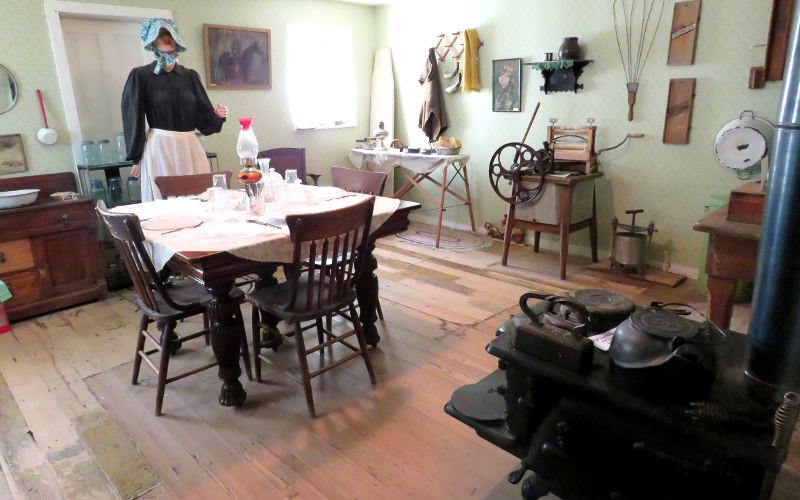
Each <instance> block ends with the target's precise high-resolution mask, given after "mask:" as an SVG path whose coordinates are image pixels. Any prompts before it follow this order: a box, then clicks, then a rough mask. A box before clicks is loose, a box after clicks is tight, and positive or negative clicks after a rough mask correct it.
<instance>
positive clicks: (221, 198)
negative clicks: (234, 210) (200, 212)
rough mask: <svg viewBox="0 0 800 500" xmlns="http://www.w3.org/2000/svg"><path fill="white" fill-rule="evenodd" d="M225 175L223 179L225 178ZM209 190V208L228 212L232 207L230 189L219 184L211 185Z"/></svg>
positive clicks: (214, 210)
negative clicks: (229, 195)
mask: <svg viewBox="0 0 800 500" xmlns="http://www.w3.org/2000/svg"><path fill="white" fill-rule="evenodd" d="M224 178H225V177H224V176H223V180H224ZM207 192H208V204H209V208H210V209H211V211H213V212H226V211H227V210H228V209H229V208H230V198H229V197H228V191H227V190H226V189H223V188H221V187H218V186H214V187H210V188H208V190H207Z"/></svg>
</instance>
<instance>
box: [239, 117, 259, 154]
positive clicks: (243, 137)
mask: <svg viewBox="0 0 800 500" xmlns="http://www.w3.org/2000/svg"><path fill="white" fill-rule="evenodd" d="M252 122H253V119H252V118H239V125H240V128H239V138H238V139H237V141H236V154H238V155H239V163H240V164H241V165H245V164H246V163H247V160H250V163H251V164H253V163H255V161H256V157H257V156H258V139H256V134H255V132H253V129H252V128H251V127H250V124H251V123H252Z"/></svg>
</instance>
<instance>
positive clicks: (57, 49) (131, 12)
mask: <svg viewBox="0 0 800 500" xmlns="http://www.w3.org/2000/svg"><path fill="white" fill-rule="evenodd" d="M44 15H45V20H46V22H47V28H48V30H49V32H50V43H51V45H52V47H53V59H54V61H55V65H56V74H57V75H58V84H59V88H60V89H61V102H62V103H63V104H64V116H65V117H66V120H67V131H68V133H69V137H70V141H71V144H72V155H73V157H74V160H75V165H76V170H77V164H78V163H79V158H80V147H81V141H82V140H83V136H82V134H81V122H80V117H79V116H78V103H77V100H76V99H75V89H74V87H73V86H72V74H71V73H70V70H69V59H68V58H67V48H66V44H65V43H64V32H63V30H62V29H61V18H66V17H72V18H78V19H98V20H106V21H142V20H144V19H147V18H150V17H160V18H166V19H172V11H171V10H169V9H149V8H140V7H125V6H119V5H106V4H97V3H85V2H72V1H66V0H44Z"/></svg>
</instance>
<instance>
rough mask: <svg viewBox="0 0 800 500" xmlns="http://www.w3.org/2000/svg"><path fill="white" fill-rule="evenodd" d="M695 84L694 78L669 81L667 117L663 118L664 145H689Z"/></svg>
mask: <svg viewBox="0 0 800 500" xmlns="http://www.w3.org/2000/svg"><path fill="white" fill-rule="evenodd" d="M696 82H697V79H696V78H674V79H672V80H670V81H669V96H668V97H667V116H666V117H665V118H664V143H665V144H689V130H690V129H691V124H692V108H693V107H694V87H695V84H696Z"/></svg>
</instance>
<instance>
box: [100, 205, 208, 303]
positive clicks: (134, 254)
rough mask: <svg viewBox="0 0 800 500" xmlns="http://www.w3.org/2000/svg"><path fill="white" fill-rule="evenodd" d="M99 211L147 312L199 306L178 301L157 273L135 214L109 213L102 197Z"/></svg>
mask: <svg viewBox="0 0 800 500" xmlns="http://www.w3.org/2000/svg"><path fill="white" fill-rule="evenodd" d="M97 212H98V213H99V214H100V217H101V218H102V219H103V222H104V223H105V225H106V227H107V228H108V232H109V233H111V236H112V237H113V238H114V245H115V246H116V247H117V251H119V253H120V255H121V256H122V262H123V263H124V264H125V268H126V269H127V270H128V274H130V276H131V281H133V286H134V289H135V290H136V295H137V296H138V298H139V301H140V302H141V306H142V307H143V308H146V309H147V311H146V312H148V313H150V314H152V315H154V316H158V315H161V314H164V311H162V310H161V309H162V306H163V304H167V305H168V306H170V307H172V308H174V309H176V310H178V311H188V310H190V309H192V308H195V307H197V304H178V303H177V302H175V301H174V300H172V298H171V297H170V296H169V294H168V293H167V292H166V290H165V284H164V280H163V279H162V278H161V276H159V274H158V272H156V270H155V267H154V266H153V261H152V260H151V259H150V254H148V253H147V249H146V248H145V246H144V233H143V232H142V226H141V225H140V224H139V217H138V216H137V215H136V214H126V213H116V212H109V211H108V209H107V208H106V204H105V203H104V202H103V201H102V200H100V201H98V202H97ZM159 298H160V299H161V302H159V300H158V299H159Z"/></svg>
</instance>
